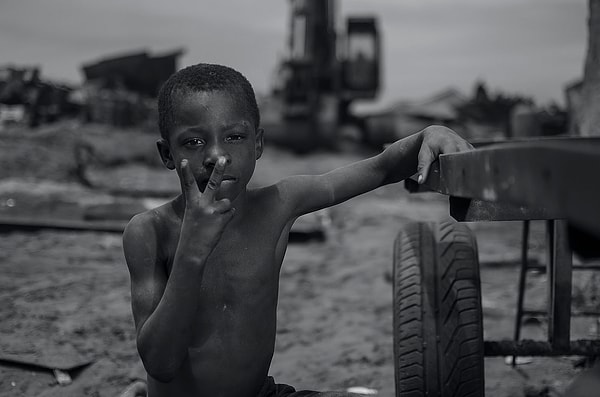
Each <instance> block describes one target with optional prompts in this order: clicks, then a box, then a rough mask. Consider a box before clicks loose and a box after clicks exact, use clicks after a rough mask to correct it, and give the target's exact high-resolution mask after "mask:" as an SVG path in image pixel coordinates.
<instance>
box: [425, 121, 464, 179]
mask: <svg viewBox="0 0 600 397" xmlns="http://www.w3.org/2000/svg"><path fill="white" fill-rule="evenodd" d="M422 132H423V141H422V143H421V149H420V150H419V158H418V164H417V172H418V174H419V176H418V177H417V178H418V179H417V180H418V182H419V183H425V180H426V179H427V175H428V174H429V168H430V167H431V163H433V162H434V161H435V160H437V158H438V156H439V155H440V154H447V153H456V152H465V151H469V150H473V146H472V145H471V144H470V143H469V142H467V141H465V140H464V139H463V138H461V137H460V136H459V135H458V134H457V133H456V132H454V131H452V130H451V129H450V128H446V127H442V126H439V125H433V126H430V127H427V128H425V129H424V130H423V131H422Z"/></svg>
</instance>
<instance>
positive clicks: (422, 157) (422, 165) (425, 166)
mask: <svg viewBox="0 0 600 397" xmlns="http://www.w3.org/2000/svg"><path fill="white" fill-rule="evenodd" d="M433 160H435V158H434V155H433V153H432V151H431V149H430V148H428V147H421V150H420V151H419V159H418V163H417V172H418V174H419V176H418V177H417V182H419V183H420V184H421V183H425V179H427V174H428V173H429V167H430V166H431V163H432V162H433Z"/></svg>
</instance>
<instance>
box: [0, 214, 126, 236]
mask: <svg viewBox="0 0 600 397" xmlns="http://www.w3.org/2000/svg"><path fill="white" fill-rule="evenodd" d="M125 225H127V222H126V221H83V220H77V219H56V218H54V219H52V218H39V217H37V218H31V217H0V233H7V232H12V231H37V230H43V229H55V230H68V231H93V232H112V233H122V232H123V230H125Z"/></svg>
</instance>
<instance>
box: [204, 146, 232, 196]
mask: <svg viewBox="0 0 600 397" xmlns="http://www.w3.org/2000/svg"><path fill="white" fill-rule="evenodd" d="M226 166H227V158H225V157H223V156H221V157H219V159H218V160H217V163H216V164H215V168H213V171H212V174H211V175H210V178H209V179H208V183H207V184H206V189H205V190H204V197H205V198H206V199H208V200H209V201H214V199H215V197H216V196H217V191H218V190H219V187H221V182H223V174H224V173H225V167H226Z"/></svg>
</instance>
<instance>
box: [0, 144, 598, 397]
mask: <svg viewBox="0 0 600 397" xmlns="http://www.w3.org/2000/svg"><path fill="white" fill-rule="evenodd" d="M30 135H31V134H30ZM31 136H32V138H31V139H32V141H33V140H35V135H31ZM147 139H149V140H153V139H154V137H153V136H151V135H148V137H147ZM1 141H2V136H0V142H1ZM11 142H12V143H11V144H10V145H7V144H4V145H0V151H2V152H3V153H0V158H1V157H2V156H3V155H5V154H6V152H7V150H9V149H10V151H13V152H14V150H15V147H19V148H21V149H22V153H27V147H31V148H35V144H31V146H26V147H25V148H22V142H21V141H19V142H21V143H14V141H11ZM3 148H4V150H2V149H3ZM6 148H9V149H6ZM58 150H60V149H58ZM29 155H30V156H35V152H34V151H31V152H30V153H29ZM364 156H365V154H364V153H362V154H356V153H355V152H354V154H347V153H346V154H331V153H319V154H313V155H309V156H306V157H296V156H294V155H292V154H289V153H286V152H284V151H281V150H278V149H275V148H268V149H267V150H266V152H265V155H264V157H263V159H261V160H260V161H259V163H258V166H257V171H256V176H255V179H254V180H253V184H255V185H262V184H267V183H272V182H274V181H276V180H278V179H279V178H281V177H284V176H286V175H291V174H297V173H318V172H323V171H327V170H329V169H331V168H333V167H337V166H340V165H343V164H346V163H349V162H351V161H355V160H358V159H360V158H362V157H364ZM5 158H6V157H5ZM48 158H50V160H49V161H51V158H52V156H49V157H48ZM63 160H64V159H63ZM61 161H62V160H61ZM24 164H25V165H24V166H25V167H27V166H28V164H32V163H27V162H26V161H24ZM37 166H38V168H39V169H38V170H37V171H35V170H31V169H29V170H28V171H27V172H26V177H21V176H20V175H19V174H18V168H15V167H13V168H10V167H9V168H2V170H7V169H8V170H10V172H8V171H0V214H4V215H6V214H28V215H32V216H50V215H51V216H54V217H59V218H78V217H80V216H81V215H82V213H84V212H85V208H87V207H89V206H90V205H95V204H102V203H113V202H115V200H117V199H116V198H115V197H114V196H112V195H110V194H108V193H106V189H100V190H93V189H88V188H83V187H81V186H79V185H77V184H76V183H74V182H72V181H70V182H65V181H63V180H62V179H61V178H62V175H63V174H61V173H60V172H57V173H56V175H58V177H54V178H51V177H46V175H44V172H43V170H44V169H45V168H44V166H43V164H41V165H37ZM2 172H3V173H2ZM66 174H68V173H64V175H66ZM90 175H91V179H93V180H94V181H95V182H96V183H97V184H99V185H101V186H103V187H104V188H107V187H114V186H116V185H118V186H119V187H121V188H124V189H127V188H129V189H134V188H135V189H142V190H144V189H152V188H156V187H157V186H158V187H161V188H163V189H165V190H169V189H176V187H177V180H176V178H175V176H174V174H171V173H169V172H167V171H163V170H161V169H159V168H153V167H152V166H151V165H148V164H145V163H143V162H136V163H127V162H124V163H123V164H120V165H119V166H113V167H109V168H101V169H100V168H98V169H95V170H94V169H92V170H90ZM119 200H121V201H124V202H127V203H128V204H132V203H133V204H137V205H140V206H141V207H140V208H143V206H148V205H151V204H152V203H157V202H158V201H160V200H159V199H153V200H148V199H146V200H141V199H135V200H134V199H127V200H126V199H124V198H120V199H119ZM128 200H129V201H128ZM446 217H448V204H447V200H446V198H445V197H443V196H440V195H437V194H433V193H426V194H420V195H410V194H408V193H407V192H405V190H404V188H403V186H402V184H398V185H394V186H386V187H383V188H380V189H378V190H376V191H373V192H371V193H369V194H365V195H363V196H360V197H357V198H355V199H353V200H350V201H348V202H347V203H344V204H341V205H338V206H336V207H334V208H331V209H330V210H329V211H328V213H327V214H326V217H324V218H323V219H325V220H326V222H325V225H326V234H327V238H326V240H325V241H309V242H304V243H296V244H290V247H289V249H288V252H287V255H286V259H285V262H284V264H283V269H282V273H281V275H282V276H281V287H280V300H279V308H278V313H279V318H278V331H277V342H276V353H275V357H274V359H273V363H272V368H271V374H272V375H273V376H274V377H275V379H276V380H277V381H278V382H284V383H289V384H292V385H294V386H296V387H297V388H309V389H318V390H326V389H327V390H345V389H346V388H348V387H352V386H364V387H368V388H372V389H375V390H377V391H378V395H379V396H385V397H388V396H389V397H391V396H393V395H394V370H393V354H392V286H391V284H390V281H389V280H390V274H391V270H392V247H393V242H394V238H395V236H396V234H397V233H398V231H399V230H400V228H401V227H403V225H405V224H406V223H408V222H411V221H426V220H427V221H435V220H439V219H443V218H446ZM469 226H470V227H471V228H472V230H473V231H474V232H475V233H476V235H477V238H478V244H479V251H480V252H479V253H480V262H481V277H482V293H483V307H484V330H485V331H484V332H485V338H486V340H498V339H504V338H511V336H512V329H513V323H514V311H515V303H516V294H517V276H518V267H517V266H518V257H519V249H520V233H521V224H520V223H518V222H505V223H477V224H469ZM530 249H531V255H532V257H533V258H534V259H535V260H538V261H540V262H542V263H543V261H544V229H543V224H542V223H537V222H534V223H533V229H532V241H531V243H530ZM545 278H546V277H545V274H543V273H530V274H529V278H528V293H527V297H526V305H527V306H528V307H537V308H541V307H544V302H545V297H546V291H545V287H544V285H545V284H544V281H545ZM592 281H594V282H595V279H594V278H593V277H592V276H591V273H589V272H579V273H577V274H576V275H575V281H574V283H575V291H574V294H575V303H576V304H579V305H581V306H582V307H583V306H585V307H587V306H589V305H592V306H593V305H595V304H597V296H598V291H596V290H595V289H594V288H593V283H592ZM0 297H1V299H0V302H1V305H0V319H1V322H0V352H1V353H2V354H15V355H19V354H21V355H27V354H31V353H32V352H33V353H35V352H36V351H45V352H46V354H47V355H48V356H50V359H54V360H60V359H63V360H67V361H68V360H75V361H77V360H80V361H81V362H86V361H89V362H90V365H88V366H86V367H84V368H83V369H78V370H75V371H71V372H70V374H71V376H72V378H73V383H72V384H70V385H68V386H59V385H57V383H56V380H55V377H54V375H53V373H52V372H51V371H50V370H47V369H41V368H37V367H34V366H26V365H14V364H10V363H7V362H3V361H0V396H2V397H4V396H7V397H8V396H43V397H50V396H55V397H57V396H102V397H104V396H106V397H108V396H111V397H112V396H116V395H117V394H118V392H119V391H120V390H122V389H123V388H124V387H125V386H126V385H128V384H129V383H130V382H131V381H132V380H133V379H136V378H138V377H141V376H143V368H142V367H141V364H140V361H139V359H138V356H137V353H136V348H135V338H134V328H133V322H132V318H131V311H130V293H129V277H128V273H127V270H126V266H125V263H124V259H123V255H122V248H121V236H120V235H119V234H115V233H95V232H60V231H51V230H46V231H39V232H12V233H7V234H2V235H0ZM586 305H587V306H586ZM545 324H546V323H545V321H544V320H543V319H542V320H541V321H538V322H531V323H530V324H529V325H527V326H526V327H525V329H524V331H523V332H524V334H523V337H533V338H540V339H541V338H543V337H544V331H545V329H546V328H545V327H546V325H545ZM598 332H600V330H598V327H597V323H596V322H595V319H587V320H582V319H574V320H573V322H572V339H579V338H587V339H591V338H595V337H598ZM575 360H576V358H573V357H569V358H567V357H558V358H535V359H533V361H532V362H531V363H529V364H525V365H521V366H519V367H518V368H517V369H513V368H511V367H510V366H508V365H506V364H505V363H504V359H503V358H493V359H492V358H487V359H486V368H485V370H486V395H487V396H498V397H504V396H506V397H508V396H511V397H512V396H525V395H536V396H545V395H548V396H557V395H560V394H559V393H562V392H563V391H564V389H565V387H566V386H567V385H568V383H569V382H570V381H571V379H572V378H573V377H574V376H575V375H576V374H577V372H579V371H580V370H579V369H574V367H573V364H574V362H575Z"/></svg>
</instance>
